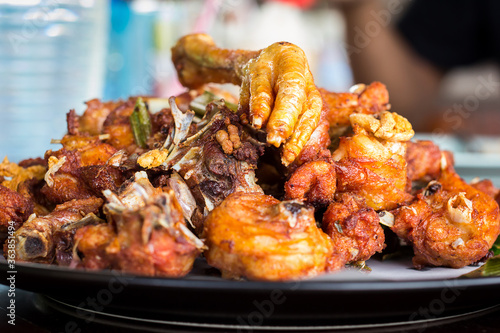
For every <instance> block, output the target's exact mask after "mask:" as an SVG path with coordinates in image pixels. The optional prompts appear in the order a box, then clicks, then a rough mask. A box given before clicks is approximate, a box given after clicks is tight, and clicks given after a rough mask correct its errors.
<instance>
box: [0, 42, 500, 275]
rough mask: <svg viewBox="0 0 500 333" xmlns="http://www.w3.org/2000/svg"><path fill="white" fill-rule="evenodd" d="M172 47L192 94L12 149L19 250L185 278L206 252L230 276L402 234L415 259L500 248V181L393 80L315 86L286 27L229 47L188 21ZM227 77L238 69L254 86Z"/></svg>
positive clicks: (442, 260)
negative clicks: (404, 98) (21, 150)
mask: <svg viewBox="0 0 500 333" xmlns="http://www.w3.org/2000/svg"><path fill="white" fill-rule="evenodd" d="M172 54H173V62H174V65H175V66H176V69H177V71H178V74H179V79H180V81H181V82H182V83H183V84H184V85H185V86H186V87H188V88H190V90H189V91H187V92H186V93H183V94H181V95H179V96H175V97H174V96H173V97H171V98H169V99H158V98H151V97H131V98H129V99H127V100H124V101H115V102H101V101H99V100H91V101H88V102H87V109H86V111H85V112H84V113H83V114H82V115H77V114H76V113H75V112H74V111H70V112H69V113H68V116H67V122H68V133H67V134H66V135H65V136H64V137H63V138H61V139H60V140H54V143H57V144H60V145H61V146H62V147H59V148H58V149H54V150H49V151H47V152H45V154H44V157H43V158H35V159H29V160H25V161H22V162H20V163H19V164H15V163H11V162H9V161H8V160H4V162H2V163H1V164H0V181H1V184H0V201H1V203H2V205H1V206H0V231H4V232H6V231H7V230H8V228H9V226H10V225H14V229H15V232H13V237H14V238H15V240H16V260H18V261H19V262H22V261H27V262H39V263H47V264H57V265H61V266H70V267H81V268H85V269H116V270H121V271H124V272H128V273H133V274H139V275H148V276H167V277H182V276H185V275H186V274H188V273H189V271H190V270H191V269H192V266H193V262H194V260H195V259H196V258H197V257H199V256H203V257H204V258H205V259H206V260H207V262H208V263H209V264H210V265H212V266H213V267H215V268H217V269H218V270H219V271H220V272H221V274H222V276H223V277H225V278H233V279H236V278H247V279H254V280H271V281H276V280H280V281H282V280H296V279H304V278H308V277H313V276H317V275H319V274H323V273H328V272H336V271H339V270H342V269H343V268H344V267H346V265H352V266H357V267H363V265H364V262H365V261H366V260H368V259H370V258H371V257H373V256H374V255H380V253H382V254H383V255H384V256H386V255H388V256H390V255H392V254H394V253H398V252H400V251H401V250H402V248H401V243H403V242H404V243H405V244H406V247H411V249H412V250H413V253H414V257H413V264H414V266H415V267H416V268H422V267H425V266H430V267H432V266H445V267H453V268H459V267H464V266H466V265H470V264H474V263H476V262H478V261H480V260H483V259H485V258H487V257H488V256H489V255H490V249H491V248H492V245H493V243H494V242H495V241H496V239H497V237H498V234H499V233H500V217H499V208H498V201H499V200H500V194H499V190H498V189H497V188H495V187H494V186H493V184H492V183H491V182H488V181H487V180H483V181H480V182H476V183H474V184H467V183H466V182H465V181H464V180H462V179H461V178H460V177H459V176H458V175H457V174H456V172H455V170H454V168H453V155H452V154H451V153H450V152H443V151H441V150H440V149H439V147H437V146H436V145H435V144H434V143H432V142H430V141H415V142H412V141H410V140H411V138H412V136H413V134H414V133H413V130H412V127H411V124H410V123H409V122H408V120H407V119H405V118H404V117H403V116H401V115H398V114H397V113H395V112H392V111H391V110H390V104H389V94H388V92H387V90H386V88H385V86H384V85H383V84H381V83H379V82H374V83H371V84H369V85H365V84H358V85H356V86H354V87H352V88H351V90H350V91H349V92H341V93H335V92H329V91H327V90H325V89H318V88H317V87H316V86H315V84H314V81H313V77H312V75H311V73H310V70H309V65H308V62H307V59H306V57H305V55H304V52H303V51H302V50H301V49H300V48H299V47H297V46H295V45H293V44H290V43H286V42H279V43H275V44H272V45H270V46H269V47H267V48H265V49H263V50H260V51H245V50H227V49H220V48H218V47H217V46H216V45H215V43H214V42H213V40H212V39H211V38H210V37H209V36H207V35H189V36H186V37H184V38H182V39H180V40H179V41H178V42H177V44H176V45H175V46H174V48H173V50H172ZM212 82H215V83H225V82H229V83H233V84H236V85H240V88H241V89H240V96H239V98H235V97H234V96H231V95H230V94H229V93H227V92H226V91H222V90H220V88H218V87H216V86H213V85H210V83H212ZM220 96H224V99H221V98H220ZM5 246H7V243H5V245H4V247H5ZM4 253H6V252H4Z"/></svg>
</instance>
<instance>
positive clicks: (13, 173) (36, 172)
mask: <svg viewBox="0 0 500 333" xmlns="http://www.w3.org/2000/svg"><path fill="white" fill-rule="evenodd" d="M46 171H47V170H46V169H45V167H44V166H42V165H33V166H30V167H27V168H23V167H21V166H19V165H17V164H16V163H12V162H10V161H9V159H8V158H7V157H5V158H4V159H3V161H2V163H0V176H2V177H8V178H10V180H4V181H3V182H2V185H3V186H5V187H7V188H9V189H11V190H13V191H17V189H18V187H19V184H21V183H22V182H24V181H25V180H29V179H31V178H36V179H38V180H41V179H43V177H44V175H45V172H46Z"/></svg>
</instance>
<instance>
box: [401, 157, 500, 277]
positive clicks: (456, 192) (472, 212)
mask: <svg viewBox="0 0 500 333" xmlns="http://www.w3.org/2000/svg"><path fill="white" fill-rule="evenodd" d="M394 215H395V221H394V226H393V227H392V230H393V231H394V232H395V233H396V234H397V235H398V236H399V237H401V238H403V239H405V240H407V241H409V242H410V243H411V244H412V245H413V250H414V253H415V257H414V258H413V265H414V266H415V267H416V268H422V267H424V266H447V267H453V268H460V267H464V266H466V265H470V264H472V263H475V262H477V261H479V260H480V259H481V258H483V257H484V256H485V255H486V254H487V253H488V250H489V249H490V248H491V246H492V245H493V243H494V242H495V240H496V239H497V237H498V234H499V233H500V217H499V208H498V204H497V203H496V202H495V200H494V199H493V198H491V197H490V196H488V195H487V194H485V193H483V192H482V191H480V190H477V189H475V188H474V187H472V186H470V185H468V184H467V183H465V182H464V181H463V180H462V179H461V178H460V177H459V176H458V175H457V174H456V173H455V171H454V170H453V168H452V167H451V166H450V165H448V166H446V167H445V168H444V169H443V171H442V173H441V176H440V177H439V178H438V180H437V181H432V182H430V183H429V185H428V186H427V187H426V188H425V189H424V190H422V192H421V193H420V194H418V196H417V199H416V200H415V201H414V202H413V203H412V204H411V205H409V206H406V207H401V208H399V209H397V210H395V211H394Z"/></svg>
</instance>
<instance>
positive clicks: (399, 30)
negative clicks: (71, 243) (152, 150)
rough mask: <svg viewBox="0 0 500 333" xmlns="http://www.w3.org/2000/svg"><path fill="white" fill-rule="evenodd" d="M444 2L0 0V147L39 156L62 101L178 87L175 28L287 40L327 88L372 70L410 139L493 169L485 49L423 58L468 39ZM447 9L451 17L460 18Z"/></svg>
mask: <svg viewBox="0 0 500 333" xmlns="http://www.w3.org/2000/svg"><path fill="white" fill-rule="evenodd" d="M448 2H449V1H445V0H437V1H429V0H413V1H408V0H380V1H377V0H373V1H372V0H260V1H258V0H205V1H203V0H129V1H125V0H0V117H1V118H0V119H1V121H0V139H1V141H0V155H5V154H7V153H8V155H9V158H10V159H11V160H12V161H19V160H21V159H23V158H26V157H34V156H41V155H42V154H43V152H44V151H45V150H46V149H50V140H51V139H58V138H60V137H61V136H62V135H63V134H64V133H65V114H66V113H67V112H68V111H69V109H72V108H74V109H76V111H77V113H81V112H83V110H84V109H85V105H84V104H83V102H84V101H86V100H89V99H92V98H101V99H104V100H111V99H119V98H127V97H128V96H130V95H157V96H163V97H168V96H171V95H174V94H177V93H179V92H181V91H182V87H181V86H180V85H179V83H178V82H177V79H176V74H175V71H174V68H173V66H172V64H171V60H170V48H171V46H172V45H173V44H174V43H175V41H176V40H177V39H178V38H179V37H180V36H182V35H184V34H187V33H193V32H207V33H209V34H211V35H212V36H213V38H214V40H215V41H216V42H217V43H218V44H219V45H220V46H222V47H227V48H245V49H260V48H264V47H266V46H268V45H270V44H271V43H273V42H276V41H282V40H286V41H289V42H292V43H295V44H297V45H299V46H300V47H301V48H303V49H304V51H305V52H306V54H307V56H308V59H309V62H310V65H311V69H312V71H313V74H314V77H315V82H316V84H317V86H319V87H323V88H326V89H328V90H331V91H347V90H348V89H349V87H350V86H351V85H353V84H354V83H357V82H364V83H369V82H372V81H375V80H378V81H381V82H383V83H385V84H386V85H387V86H388V89H389V93H390V95H391V103H392V110H393V111H396V112H398V113H401V114H403V115H405V116H407V118H409V120H410V121H411V122H412V123H413V124H414V126H415V129H416V130H417V131H418V132H419V134H418V137H419V138H430V139H433V140H435V141H438V143H439V144H440V145H441V147H443V148H448V149H451V150H453V151H455V152H457V153H459V155H460V156H458V157H457V162H458V163H459V164H461V165H466V166H468V167H470V168H474V167H482V168H483V169H484V164H485V162H484V160H482V161H478V160H477V158H476V157H475V156H476V155H474V154H477V153H482V154H483V155H487V156H488V157H487V158H489V160H488V161H487V165H489V166H491V168H492V172H493V173H498V172H497V171H498V169H496V168H500V160H499V159H498V156H500V139H499V137H498V135H500V130H499V128H500V110H499V98H500V76H499V75H498V73H499V71H498V66H497V63H496V61H495V60H496V59H495V57H487V56H484V57H479V56H478V57H475V58H471V59H467V60H466V61H461V62H460V61H458V62H454V63H452V64H453V65H449V66H448V63H445V65H442V64H443V62H441V63H437V64H436V63H433V60H435V59H438V60H439V59H441V58H444V56H443V55H444V54H446V51H447V50H448V49H449V50H450V52H451V51H453V52H455V53H454V54H466V53H467V54H468V50H469V51H470V49H471V48H474V47H475V45H471V44H470V43H466V42H465V41H467V40H469V39H470V40H474V38H476V35H474V36H470V34H468V32H467V31H465V30H464V29H458V30H457V29H456V27H455V26H453V25H452V26H451V29H455V30H453V31H454V33H453V38H454V39H457V40H458V41H461V43H462V44H460V45H461V48H460V45H459V47H458V49H457V48H455V49H453V50H452V49H451V47H452V46H447V45H448V44H447V38H448V39H450V38H451V37H447V36H446V34H445V32H443V31H445V30H446V29H443V26H444V24H445V23H443V22H446V20H441V19H440V16H437V15H441V14H439V8H438V7H440V6H441V7H442V6H444V5H448V4H447V3H448ZM483 2H486V1H481V0H479V1H472V0H466V1H458V3H459V5H457V6H455V7H457V8H458V7H460V6H462V7H463V8H461V9H462V11H463V12H467V7H466V6H465V5H466V3H469V5H470V4H472V3H483ZM490 2H491V1H490ZM420 3H422V4H424V3H427V5H428V6H435V8H436V13H435V15H434V16H432V14H427V15H426V18H423V20H424V21H423V22H424V23H426V22H427V23H428V24H424V25H427V27H423V28H422V26H423V24H422V23H420V21H418V19H415V15H416V14H415V13H417V14H418V11H419V10H420V11H423V10H424V9H425V8H424V9H422V8H418V7H419V5H420ZM436 3H441V5H436ZM453 3H454V4H456V3H457V2H453ZM416 4H417V5H416ZM433 4H434V5H433ZM414 7H415V8H414ZM420 7H421V6H420ZM451 7H452V6H450V7H449V8H451ZM431 8H432V7H431ZM482 10H483V11H485V12H487V11H488V9H487V8H484V9H482ZM449 11H450V10H448V12H449ZM468 12H471V11H470V10H469V11H468ZM427 13H432V12H429V11H427ZM453 15H454V16H453V17H451V19H452V20H454V21H451V22H455V25H458V26H463V27H465V26H469V25H467V20H463V19H462V18H461V17H460V16H457V15H458V14H453ZM435 16H437V17H435ZM420 19H421V20H422V18H420ZM479 20H481V19H480V18H476V21H479ZM469 23H470V22H469ZM411 24H413V25H414V26H415V25H417V27H416V28H415V27H413V28H412V26H411ZM471 25H472V23H471ZM440 33H441V35H442V36H441V38H443V40H444V42H443V43H439V44H438V45H434V46H432V45H431V48H432V50H434V54H437V56H434V58H432V57H430V59H426V58H425V57H424V56H425V55H426V54H425V52H422V50H425V47H424V48H422V45H423V44H422V40H423V41H424V42H425V39H426V38H428V37H426V36H432V35H435V34H440ZM479 33H480V34H481V36H483V35H484V34H483V33H482V32H481V31H479ZM426 34H427V35H426ZM497 37H498V36H497ZM467 38H468V39H467ZM450 45H451V44H450ZM414 46H416V47H415V48H414ZM445 48H447V49H445ZM401 50H402V51H401ZM443 50H444V51H443ZM431 53H432V52H431ZM469 53H470V52H469ZM410 60H411V61H410ZM479 164H481V165H479ZM493 169H495V170H493Z"/></svg>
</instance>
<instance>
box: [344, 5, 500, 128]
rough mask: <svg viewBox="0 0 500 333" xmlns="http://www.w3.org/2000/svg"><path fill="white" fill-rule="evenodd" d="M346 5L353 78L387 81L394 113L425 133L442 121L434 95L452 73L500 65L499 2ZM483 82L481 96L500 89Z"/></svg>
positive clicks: (489, 78) (493, 83) (347, 47)
mask: <svg viewBox="0 0 500 333" xmlns="http://www.w3.org/2000/svg"><path fill="white" fill-rule="evenodd" d="M337 3H339V2H338V1H337ZM340 8H341V10H342V12H343V14H344V17H345V20H346V28H347V36H346V42H345V43H346V44H345V50H346V52H347V54H348V55H349V58H350V61H351V66H352V70H353V74H354V78H355V81H356V82H366V83H370V82H372V81H375V80H377V81H381V82H383V83H384V84H386V85H387V87H388V90H389V92H390V95H391V104H392V109H393V110H394V111H396V112H398V113H400V114H403V115H405V116H407V117H408V118H409V120H410V121H411V122H412V124H413V125H414V127H415V129H416V130H419V131H422V130H429V127H428V125H429V120H430V119H432V118H433V117H434V118H436V116H437V115H436V113H435V111H436V108H435V103H436V98H437V96H438V92H439V87H440V84H441V81H442V79H443V77H444V75H445V74H446V73H448V72H449V71H450V70H451V69H455V68H458V67H462V66H469V65H473V64H476V63H480V62H482V61H487V60H494V61H495V62H499V60H500V21H499V20H498V19H497V18H496V15H497V13H499V12H500V1H493V0H437V1H436V0H434V1H433V0H413V1H406V0H387V1H380V0H345V1H341V2H340ZM396 20H397V21H396ZM483 81H484V82H480V84H483V85H484V89H485V90H484V91H482V94H483V95H485V94H486V93H488V92H490V96H491V92H492V91H493V90H496V91H498V86H499V85H500V83H498V82H496V81H494V80H493V78H492V76H491V75H489V76H486V77H484V78H483ZM476 90H477V89H476ZM453 112H456V116H457V117H458V116H461V115H460V112H462V116H463V118H468V116H467V113H464V111H463V110H451V111H450V112H449V114H448V116H449V117H451V116H453ZM469 115H470V114H469ZM442 118H444V117H442ZM450 119H452V118H450ZM448 123H450V121H448Z"/></svg>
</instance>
